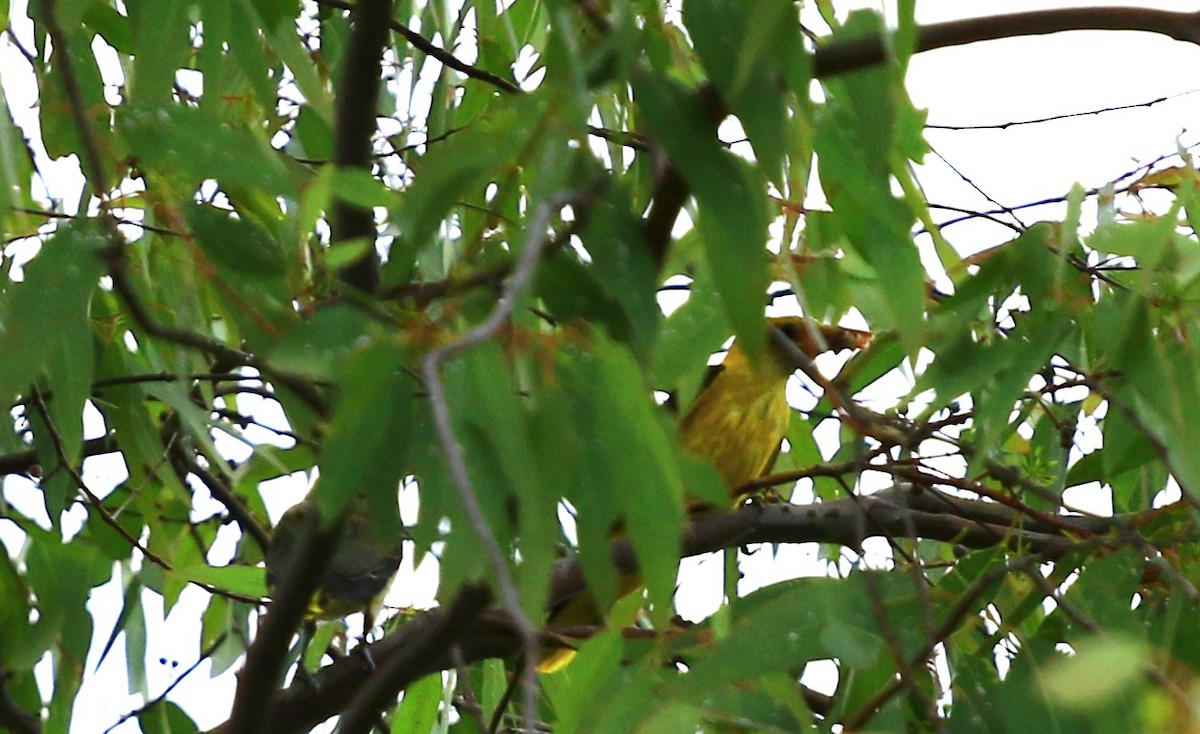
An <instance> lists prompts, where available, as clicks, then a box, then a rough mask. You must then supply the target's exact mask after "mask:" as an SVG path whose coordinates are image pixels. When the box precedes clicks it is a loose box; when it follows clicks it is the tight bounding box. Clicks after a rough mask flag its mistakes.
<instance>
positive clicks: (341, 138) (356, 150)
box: [331, 0, 392, 294]
mask: <svg viewBox="0 0 1200 734" xmlns="http://www.w3.org/2000/svg"><path fill="white" fill-rule="evenodd" d="M391 20H392V1H391V0H358V2H356V3H355V4H354V9H353V10H351V11H350V24H351V29H350V42H349V44H348V46H347V49H346V58H345V61H343V62H342V64H343V65H342V79H341V84H339V85H338V95H337V120H336V122H335V126H334V138H333V162H334V164H335V165H337V166H339V167H343V168H360V169H363V170H366V171H370V170H371V139H372V138H373V137H374V135H375V110H376V108H377V107H378V106H379V86H380V83H381V82H380V60H381V59H382V58H383V49H384V46H385V45H386V44H387V40H388V24H389V23H390V22H391ZM331 230H332V238H331V239H332V241H333V243H334V244H337V243H339V242H345V241H348V240H355V239H364V240H366V242H367V243H368V246H367V247H366V249H365V250H364V252H363V253H362V255H361V256H359V257H358V258H357V259H356V260H355V261H354V262H352V263H351V264H350V265H347V266H346V267H345V268H343V269H342V271H341V272H340V273H339V277H340V278H341V280H342V281H343V282H345V283H346V284H347V285H349V286H351V287H353V288H357V289H358V290H360V291H362V292H363V293H368V294H374V293H375V292H376V291H377V290H379V278H380V274H379V255H378V254H377V253H376V252H375V214H374V212H372V211H371V210H370V209H369V208H363V207H360V206H358V205H355V204H352V203H350V202H348V201H345V200H342V199H338V200H337V201H336V202H334V205H333V217H332V220H331Z"/></svg>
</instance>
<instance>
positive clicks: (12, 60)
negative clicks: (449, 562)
mask: <svg viewBox="0 0 1200 734" xmlns="http://www.w3.org/2000/svg"><path fill="white" fill-rule="evenodd" d="M672 4H673V5H676V6H678V0H675V2H673V3H672ZM836 4H837V5H838V7H839V8H840V7H843V3H836ZM1138 4H1139V5H1142V6H1147V7H1160V8H1164V9H1172V10H1181V11H1192V10H1195V9H1196V7H1195V5H1193V4H1190V3H1184V2H1158V3H1138ZM858 5H859V6H860V7H881V6H880V4H879V3H859V4H858ZM1066 5H1077V6H1089V5H1093V3H1086V2H1062V3H1054V4H1048V3H1044V2H1033V1H1031V0H1026V1H1019V0H1006V1H999V0H976V1H975V2H970V3H964V2H962V1H961V0H957V1H956V0H918V10H917V12H918V18H919V19H920V20H921V21H922V22H933V21H938V20H946V19H951V18H961V17H969V16H979V15H987V14H992V13H1003V12H1015V11H1019V10H1027V9H1043V8H1047V7H1063V6H1066ZM885 10H886V11H887V12H892V11H891V9H890V7H885ZM11 12H12V27H13V29H14V31H15V32H16V33H17V35H18V36H19V37H20V38H21V39H22V42H23V43H24V44H25V45H26V47H32V43H31V40H30V33H31V31H30V27H29V24H28V23H27V22H26V21H25V19H24V12H25V2H24V0H14V2H13V3H12V9H11ZM814 17H815V16H814ZM806 19H808V16H807V11H806ZM813 26H814V27H819V23H813ZM1197 68H1200V48H1198V47H1196V46H1193V45H1190V44H1184V43H1180V42H1176V41H1172V40H1170V39H1167V38H1165V37H1162V36H1155V35H1150V34H1139V33H1112V32H1108V33H1102V32H1078V33H1068V34H1057V35H1054V36H1041V37H1035V38H1026V39H1014V40H1006V41H997V42H990V43H986V44H978V45H975V46H969V47H959V48H954V49H945V50H940V51H935V52H930V53H927V54H922V55H920V56H918V57H917V58H916V59H915V60H914V61H913V63H912V66H911V70H910V74H909V89H910V91H911V94H912V97H913V100H914V102H915V103H916V105H917V106H918V107H926V108H928V109H929V111H930V112H929V122H930V123H931V124H942V125H963V126H969V125H975V126H978V125H989V124H992V125H994V124H1003V123H1011V122H1018V121H1023V120H1031V119H1036V118H1043V117H1047V116H1051V115H1060V114H1068V113H1079V112H1087V111H1091V110H1099V109H1103V108H1109V107H1116V106H1123V105H1133V104H1140V103H1146V102H1150V101H1151V100H1154V99H1157V98H1160V97H1174V96H1175V95H1181V94H1182V95H1183V96H1178V97H1174V98H1173V99H1170V100H1168V101H1165V102H1162V103H1159V104H1156V105H1153V106H1150V107H1139V108H1136V109H1130V110H1122V111H1115V112H1108V113H1105V114H1102V115H1092V116H1084V117H1075V118H1071V119H1066V120H1059V121H1055V122H1050V123H1044V124H1038V125H1026V126H1016V127H1011V128H1009V129H1006V130H968V131H944V130H930V131H929V133H928V138H929V141H930V143H931V144H932V145H933V147H934V148H935V149H936V150H937V151H938V152H939V153H941V154H942V155H943V156H945V157H946V159H947V160H949V162H950V163H952V164H953V165H954V166H955V167H957V168H958V169H959V170H960V171H961V172H962V173H963V174H965V175H966V176H967V177H969V178H970V179H971V180H972V181H974V183H975V184H977V185H978V186H980V187H981V188H982V189H983V190H984V191H985V192H987V194H988V195H990V196H992V197H994V198H995V199H996V200H997V201H999V202H1000V203H1002V204H1004V205H1007V206H1017V205H1021V204H1025V203H1027V202H1032V201H1036V200H1040V199H1044V198H1050V197H1057V196H1063V195H1065V194H1066V193H1067V191H1068V190H1069V189H1070V187H1071V186H1072V184H1074V183H1076V182H1079V183H1081V184H1082V185H1083V186H1084V187H1085V188H1092V187H1099V186H1102V185H1104V184H1105V183H1106V182H1108V181H1110V180H1112V179H1115V178H1117V177H1119V176H1121V175H1122V174H1124V173H1126V172H1127V171H1130V170H1132V169H1134V168H1136V167H1137V166H1138V165H1139V164H1141V163H1144V162H1147V161H1150V160H1153V159H1154V158H1157V157H1159V156H1161V155H1164V154H1169V153H1171V152H1173V151H1174V150H1175V148H1176V145H1177V144H1179V143H1183V144H1192V143H1195V142H1200V133H1198V132H1193V129H1194V128H1195V127H1196V120H1197V119H1198V118H1197V113H1198V112H1200V94H1184V93H1187V92H1191V91H1192V90H1195V89H1197V88H1200V76H1198V75H1196V74H1195V73H1194V72H1192V70H1194V69H1197ZM0 69H2V70H3V72H0V81H2V83H3V87H4V91H5V93H6V96H7V100H8V103H9V106H10V108H11V109H12V113H13V116H14V117H15V118H16V120H17V123H18V124H19V125H21V126H22V127H23V129H24V132H25V134H26V136H27V137H28V138H30V139H31V141H32V142H33V143H34V148H35V150H39V151H40V148H41V146H40V143H39V142H38V140H37V127H36V123H35V117H34V115H35V114H36V110H35V109H34V108H33V105H34V103H35V101H36V100H35V97H34V88H33V87H32V85H31V84H30V82H29V76H28V67H27V66H26V65H25V63H24V60H23V59H22V58H21V57H20V55H19V54H17V53H15V51H13V49H12V48H11V47H9V46H8V42H7V38H4V39H2V40H0ZM43 170H49V171H52V172H53V173H52V174H51V176H50V181H49V183H50V185H51V186H52V187H55V188H56V189H57V190H56V191H55V192H54V194H55V195H56V196H60V197H66V198H67V199H68V200H70V198H71V197H72V196H75V195H76V194H74V193H73V192H74V191H76V190H77V186H78V184H77V183H76V179H74V178H73V176H72V175H71V174H72V171H77V170H78V167H77V165H76V164H75V163H74V162H73V161H66V162H61V163H58V164H55V165H54V166H49V167H46V168H44V169H43ZM919 178H920V180H921V182H922V183H923V184H924V185H925V187H926V190H927V192H928V193H929V199H930V201H931V202H934V203H939V204H947V205H953V206H961V207H965V208H983V209H990V208H992V207H991V205H989V204H988V203H987V202H986V201H985V200H984V199H983V197H982V196H981V195H980V194H978V193H976V192H974V191H972V190H971V189H970V188H969V187H968V186H967V185H966V184H965V183H964V182H963V181H962V179H961V178H959V176H958V175H957V174H955V173H954V172H952V171H951V170H950V169H949V168H948V167H947V166H946V165H945V164H944V163H942V162H941V161H940V160H938V159H937V158H936V157H933V156H931V157H930V159H929V160H928V161H927V165H926V166H925V167H923V168H922V169H921V170H920V171H919ZM1147 198H1148V201H1149V200H1151V198H1150V197H1147ZM1119 203H1120V205H1121V206H1122V207H1123V208H1125V209H1127V210H1136V208H1137V205H1136V204H1135V203H1134V202H1130V201H1124V200H1121V201H1120V202H1119ZM1062 212H1063V206H1062V205H1052V206H1046V207H1041V208H1039V209H1037V210H1034V211H1028V212H1026V211H1023V212H1021V213H1020V216H1021V218H1022V220H1023V221H1024V222H1025V223H1027V224H1028V223H1030V222H1033V221H1038V220H1040V219H1055V218H1061V216H1062ZM1088 212H1094V209H1092V208H1090V207H1085V215H1084V226H1085V227H1087V226H1088V225H1089V224H1090V221H1089V216H1091V217H1093V218H1094V213H1092V214H1090V215H1089V213H1088ZM950 218H952V215H951V214H949V213H945V214H940V213H936V212H935V219H936V220H937V221H945V220H947V219H950ZM946 236H947V237H948V239H949V240H950V241H951V242H952V243H953V244H955V245H956V246H958V247H960V248H961V249H962V250H963V251H964V252H974V251H978V250H981V249H984V248H986V247H989V246H992V245H995V244H998V243H1000V242H1003V241H1005V240H1008V239H1010V238H1011V237H1012V233H1011V231H1010V230H1007V229H1005V228H1003V227H1000V226H997V225H995V224H992V223H988V222H985V221H976V222H969V223H963V224H958V225H955V226H953V227H950V228H948V229H947V230H946ZM87 469H88V472H87V476H88V478H89V480H90V481H94V482H95V485H96V490H97V491H101V492H102V490H103V488H104V487H107V486H112V484H114V483H115V482H117V481H119V480H120V479H121V477H120V476H117V475H116V474H114V472H113V470H112V469H111V467H106V466H105V465H104V464H103V462H100V461H89V463H88V465H87ZM4 488H5V494H6V496H8V497H9V499H10V500H12V501H16V502H18V504H19V506H21V507H22V508H23V509H27V508H28V505H27V504H25V503H23V502H22V499H21V495H22V494H24V496H25V498H26V499H27V498H28V496H29V495H28V494H26V493H24V492H22V486H21V480H18V479H14V478H9V479H8V480H7V481H6V483H5V485H4ZM25 489H26V490H28V487H25ZM289 492H290V497H289V499H288V500H285V502H287V501H294V500H296V499H298V498H299V496H300V495H301V494H302V492H303V487H293V488H292V489H291V490H289ZM102 493H103V492H102ZM6 530H7V529H6V528H5V527H4V526H3V524H0V537H2V538H3V540H4V541H5V542H6V543H7V544H9V547H10V549H14V548H15V547H16V546H14V545H13V543H14V542H15V543H17V544H19V542H20V541H19V538H14V537H13V536H12V535H11V534H5V533H6ZM813 559H815V547H812V546H807V547H804V548H792V549H789V550H788V551H787V553H786V554H783V555H782V556H781V557H780V558H778V559H775V560H772V559H771V558H769V557H768V554H767V552H761V553H758V554H755V555H754V556H753V557H751V558H750V559H748V560H747V561H746V564H745V568H746V570H747V583H748V585H759V584H762V583H766V582H768V581H771V580H774V579H778V578H781V577H785V576H790V575H794V573H795V571H794V569H796V568H803V567H808V568H812V567H814V566H813ZM685 565H686V567H687V569H688V570H687V571H686V573H687V574H688V575H689V576H690V575H693V574H696V575H699V576H711V574H712V572H713V571H715V570H716V567H719V561H689V562H687V564H685ZM413 573H414V572H413V569H412V567H411V560H410V559H406V563H405V567H404V569H403V570H402V572H401V577H400V578H401V581H400V583H399V584H398V585H397V587H398V589H399V591H398V592H397V593H396V594H394V595H393V596H391V597H389V602H391V603H395V604H399V605H407V604H412V603H414V602H415V603H419V604H427V603H428V600H429V599H430V593H429V590H430V584H429V583H428V582H427V581H425V582H423V581H422V580H421V579H419V578H415V577H414V576H413ZM431 573H432V569H428V568H427V569H425V570H424V574H423V575H424V577H425V579H428V578H430V577H431V576H430V575H431ZM701 586H703V587H704V588H709V589H712V588H713V585H712V584H710V583H705V584H702V585H701ZM119 594H120V591H119V587H117V586H116V585H115V584H109V585H108V586H107V587H105V588H104V589H103V590H102V591H101V592H98V593H97V595H96V598H95V601H94V603H93V609H94V611H95V613H96V618H95V621H96V628H97V630H99V631H100V634H98V635H97V639H100V640H103V638H104V637H105V636H106V635H107V632H108V630H109V629H111V626H112V624H113V623H114V621H115V620H114V614H115V611H114V610H115V608H116V606H115V603H114V601H113V600H115V599H119V598H120V597H119ZM188 595H191V596H194V599H193V600H192V601H191V602H187V601H185V602H184V603H181V605H180V606H179V607H178V608H177V609H176V610H175V611H174V612H173V613H172V615H171V616H170V617H169V618H168V619H167V620H166V621H165V622H161V623H160V622H159V621H157V619H156V617H158V618H160V617H161V614H160V613H157V612H155V611H153V610H154V607H155V605H156V603H157V602H156V598H155V597H154V596H153V595H150V594H148V595H146V604H147V606H148V611H147V614H148V617H149V618H150V622H151V628H150V633H149V634H150V637H149V639H150V642H151V645H152V647H151V649H150V651H149V658H150V662H149V663H148V667H149V675H150V691H151V693H152V694H157V693H158V692H159V691H161V690H162V689H163V688H164V687H165V686H166V685H168V684H169V683H170V682H171V681H172V680H173V678H174V676H175V675H176V674H177V673H178V672H179V671H181V670H182V669H183V668H184V667H186V666H187V665H189V664H190V663H191V662H192V661H193V660H194V659H195V657H196V652H197V651H196V650H195V642H196V640H197V639H198V637H199V629H198V619H197V618H196V617H197V612H196V609H197V608H198V607H197V604H198V600H199V599H200V598H201V594H200V592H199V591H195V592H194V593H193V592H191V591H189V592H187V594H186V595H185V596H188ZM716 601H717V598H716V596H715V595H714V594H709V595H707V596H705V595H704V594H697V595H694V596H693V597H690V598H689V599H687V600H686V602H685V603H684V604H682V605H681V606H682V609H681V611H683V613H684V614H685V616H692V617H699V616H701V615H702V614H704V613H705V612H706V610H708V609H711V607H712V605H714V604H715V603H716ZM159 606H161V605H159ZM119 647H120V644H118V648H119ZM93 652H94V653H95V652H96V651H93ZM158 658H163V659H165V660H166V661H167V663H166V664H163V665H158V664H157V663H155V662H154V661H156V660H157V659H158ZM171 661H178V662H179V663H180V666H179V667H178V668H173V667H172V665H171V664H170V663H171ZM94 663H95V658H94V656H93V659H92V660H90V661H89V666H88V674H87V680H86V681H85V684H84V690H83V693H82V694H81V696H80V698H79V708H78V715H77V719H76V726H75V727H74V728H75V730H76V731H80V732H94V731H98V730H101V729H103V728H105V727H108V726H109V725H111V724H112V723H114V722H115V721H116V720H117V719H118V718H119V717H120V715H121V714H123V713H125V712H127V711H129V710H132V709H134V708H137V707H138V706H139V705H140V703H141V700H140V698H138V697H135V696H129V695H126V691H125V690H124V682H125V676H124V671H125V662H124V659H123V654H122V652H121V651H120V649H117V650H116V651H114V653H112V654H111V656H110V659H109V660H108V661H106V663H105V665H104V666H103V667H102V668H101V670H100V671H99V672H98V673H94V672H93V670H94ZM233 685H234V681H233V679H232V677H231V676H229V675H225V676H222V678H221V679H218V680H215V681H214V680H210V679H209V678H208V677H207V673H206V666H202V667H201V669H200V670H199V671H198V672H196V673H194V674H193V675H192V676H190V677H189V679H188V680H187V681H185V683H184V684H183V685H182V686H181V687H180V688H179V689H177V690H176V692H175V694H174V695H173V696H172V699H173V700H176V701H178V702H180V703H181V705H183V706H184V707H185V708H186V709H187V710H188V711H189V713H190V714H191V715H192V716H193V717H195V719H196V721H197V723H198V724H199V725H200V726H201V727H202V728H205V727H209V726H212V725H215V724H217V723H219V722H220V721H222V720H223V719H224V718H225V716H226V714H227V706H226V705H212V704H205V703H202V702H206V701H213V700H216V701H225V702H227V701H229V700H230V697H231V696H232V692H233ZM117 731H120V732H133V731H137V727H136V725H135V724H134V723H133V722H127V723H126V724H125V725H123V726H122V727H120V728H119V729H117Z"/></svg>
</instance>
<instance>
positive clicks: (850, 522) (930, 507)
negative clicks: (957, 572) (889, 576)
mask: <svg viewBox="0 0 1200 734" xmlns="http://www.w3.org/2000/svg"><path fill="white" fill-rule="evenodd" d="M1023 519H1024V518H1023V516H1022V515H1021V514H1020V513H1018V512H1016V511H1013V510H1011V509H1010V508H1006V507H1003V506H1001V505H996V504H995V503H992V502H984V501H980V500H974V501H972V500H965V499H962V498H954V497H951V496H950V495H946V494H944V493H942V492H939V491H937V490H934V489H920V488H912V487H907V486H905V487H896V488H893V489H890V490H885V491H883V492H879V493H877V494H874V495H870V496H866V497H848V498H846V499H841V500H836V501H833V502H825V503H820V504H814V505H808V506H797V505H782V504H781V505H755V504H749V505H746V506H744V507H743V508H741V509H740V510H737V511H734V512H728V513H713V514H710V515H705V516H702V517H697V518H695V519H693V520H692V522H691V523H690V524H689V526H688V529H687V531H686V532H685V534H684V540H683V548H682V554H683V555H684V556H694V555H699V554H702V553H710V552H715V551H718V550H722V549H725V548H737V547H740V546H743V545H748V544H754V543H807V542H821V543H834V544H838V545H843V546H847V547H851V548H859V547H861V545H862V542H863V541H864V540H865V539H867V538H870V537H883V536H886V537H893V538H897V537H905V538H926V539H930V540H938V541H942V542H947V543H955V544H958V545H962V546H965V547H968V548H989V547H994V546H996V545H1000V544H1007V545H1009V546H1012V547H1014V548H1015V547H1020V548H1021V549H1022V550H1023V551H1025V552H1031V553H1033V554H1035V555H1036V556H1037V557H1038V558H1040V559H1043V560H1053V559H1056V558H1060V557H1061V556H1062V555H1064V554H1065V553H1067V552H1069V551H1070V550H1071V549H1073V548H1075V547H1076V543H1075V541H1073V540H1071V539H1069V538H1066V537H1062V536H1061V535H1057V534H1054V533H1053V532H1045V533H1042V532H1026V531H1023V530H1020V529H1015V528H1017V527H1018V526H1019V525H1020V523H1021V521H1022V520H1023ZM1062 519H1063V522H1064V523H1066V524H1068V525H1078V527H1079V528H1080V530H1081V531H1082V530H1087V531H1088V532H1100V531H1101V528H1102V527H1104V526H1103V522H1104V521H1101V520H1092V519H1090V518H1083V517H1077V516H1068V517H1064V518H1062ZM612 555H613V563H614V565H615V566H616V567H617V568H618V570H619V571H620V572H621V573H627V574H632V573H636V572H637V561H636V558H635V557H634V554H633V547H632V545H631V544H630V543H629V541H628V540H619V541H616V542H614V543H613V546H612ZM586 585H587V584H586V580H585V578H584V576H583V571H582V569H581V567H580V565H579V563H578V562H577V560H576V559H574V558H564V559H562V560H560V561H558V562H557V564H556V565H555V568H554V572H553V574H552V576H551V592H550V598H551V600H552V602H551V603H553V600H561V599H563V598H566V597H569V596H570V595H572V594H575V593H578V592H579V591H581V590H583V589H584V588H586ZM446 615H447V612H446V610H445V609H435V610H432V611H430V612H426V613H425V614H422V615H420V616H419V617H417V618H415V619H413V620H412V621H411V622H409V623H407V624H405V625H404V626H403V627H401V628H400V629H398V630H396V631H395V632H393V633H391V634H389V635H387V636H386V637H384V638H383V639H382V640H380V641H378V642H376V643H374V644H371V645H369V646H368V647H367V649H368V650H369V652H370V657H371V659H373V660H375V661H376V663H377V664H378V665H379V666H380V667H384V666H387V665H388V664H389V663H388V661H389V660H390V659H391V658H392V657H393V656H396V655H402V654H403V655H406V656H407V655H411V650H412V649H413V648H414V646H417V645H422V644H424V642H423V641H424V640H425V639H426V638H427V637H428V636H429V635H431V634H433V632H434V630H438V629H441V628H442V627H443V625H445V620H446ZM522 647H523V642H522V639H521V635H520V634H518V632H517V630H516V627H515V626H514V625H513V623H512V621H511V619H510V618H509V617H508V615H507V614H505V612H504V611H503V610H501V609H496V608H493V609H490V610H488V611H487V612H485V613H484V614H482V615H481V616H480V617H479V618H478V619H477V620H475V622H473V623H472V624H470V625H469V626H468V628H467V629H465V630H463V633H462V634H461V635H460V636H459V637H458V649H459V650H461V653H462V658H461V660H462V661H464V662H465V663H467V664H469V663H472V662H477V661H479V660H482V659H485V658H492V657H500V658H506V657H514V656H516V655H518V654H519V653H520V652H521V650H522ZM414 657H415V656H414ZM454 666H455V660H454V656H453V655H452V654H451V652H450V651H449V650H446V649H444V650H442V651H441V652H440V653H439V654H437V655H433V656H429V657H427V658H425V659H424V667H422V668H421V669H420V670H419V671H414V672H413V673H412V674H413V675H414V676H416V677H419V676H420V675H423V674H429V673H433V672H436V671H438V670H447V669H450V668H453V667H454ZM371 672H372V669H371V667H370V666H369V664H368V663H367V662H366V660H365V656H360V655H351V656H347V657H345V658H342V659H341V660H338V661H337V662H335V663H333V664H331V665H328V666H326V667H324V668H322V669H321V670H319V671H317V673H316V674H315V679H316V681H317V684H318V685H317V688H316V689H315V690H314V689H312V688H310V687H309V686H308V685H305V684H298V685H293V686H291V687H290V688H288V689H286V690H283V691H280V692H279V693H278V694H277V695H276V696H275V697H274V698H273V699H272V700H271V703H270V705H269V707H267V708H266V709H265V710H264V711H263V720H264V722H266V723H265V726H267V727H269V728H270V730H271V731H277V732H282V733H285V734H286V733H287V732H302V731H308V730H309V729H310V728H312V727H313V726H315V725H317V724H318V723H320V722H321V721H324V720H325V719H328V718H329V717H331V716H334V715H336V714H337V713H338V712H340V711H342V710H344V708H345V706H346V702H347V701H348V700H349V699H350V698H351V697H352V696H353V695H354V693H355V692H356V691H358V690H359V689H360V688H361V686H362V685H363V684H364V682H365V681H366V680H367V678H368V677H369V676H370V675H371ZM218 731H221V732H227V731H230V730H229V729H228V727H227V726H226V727H222V728H221V729H219V730H218Z"/></svg>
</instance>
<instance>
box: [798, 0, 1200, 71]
mask: <svg viewBox="0 0 1200 734" xmlns="http://www.w3.org/2000/svg"><path fill="white" fill-rule="evenodd" d="M1089 30H1095V31H1145V32H1147V33H1161V34H1162V35H1165V36H1169V37H1171V38H1174V39H1175V40H1177V41H1186V42H1188V43H1195V44H1200V13H1178V12H1171V11H1167V10H1154V9H1152V8H1123V7H1109V8H1088V7H1082V8H1059V9H1056V10H1041V11H1036V12H1031V13H1010V14H1006V15H991V16H987V17H983V18H967V19H965V20H952V21H948V22H946V23H933V24H930V25H925V26H921V27H920V28H919V29H918V32H917V48H916V51H917V53H920V52H922V51H932V50H934V49H938V48H947V47H949V46H962V45H965V44H969V43H977V42H979V41H993V40H996V39H1000V38H1015V37H1019V36H1036V35H1042V34H1046V33H1059V32H1062V31H1089ZM885 58H886V52H885V50H884V43H883V40H882V39H880V38H878V37H866V38H856V39H852V40H847V41H836V42H833V43H829V44H827V45H825V46H822V47H820V48H818V49H817V51H816V54H815V58H814V64H813V68H814V73H815V74H816V76H817V77H818V78H823V77H830V76H834V75H835V74H843V73H845V72H848V71H854V70H855V69H862V68H864V67H867V66H874V65H875V64H880V63H882V62H883V61H884V60H885Z"/></svg>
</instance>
